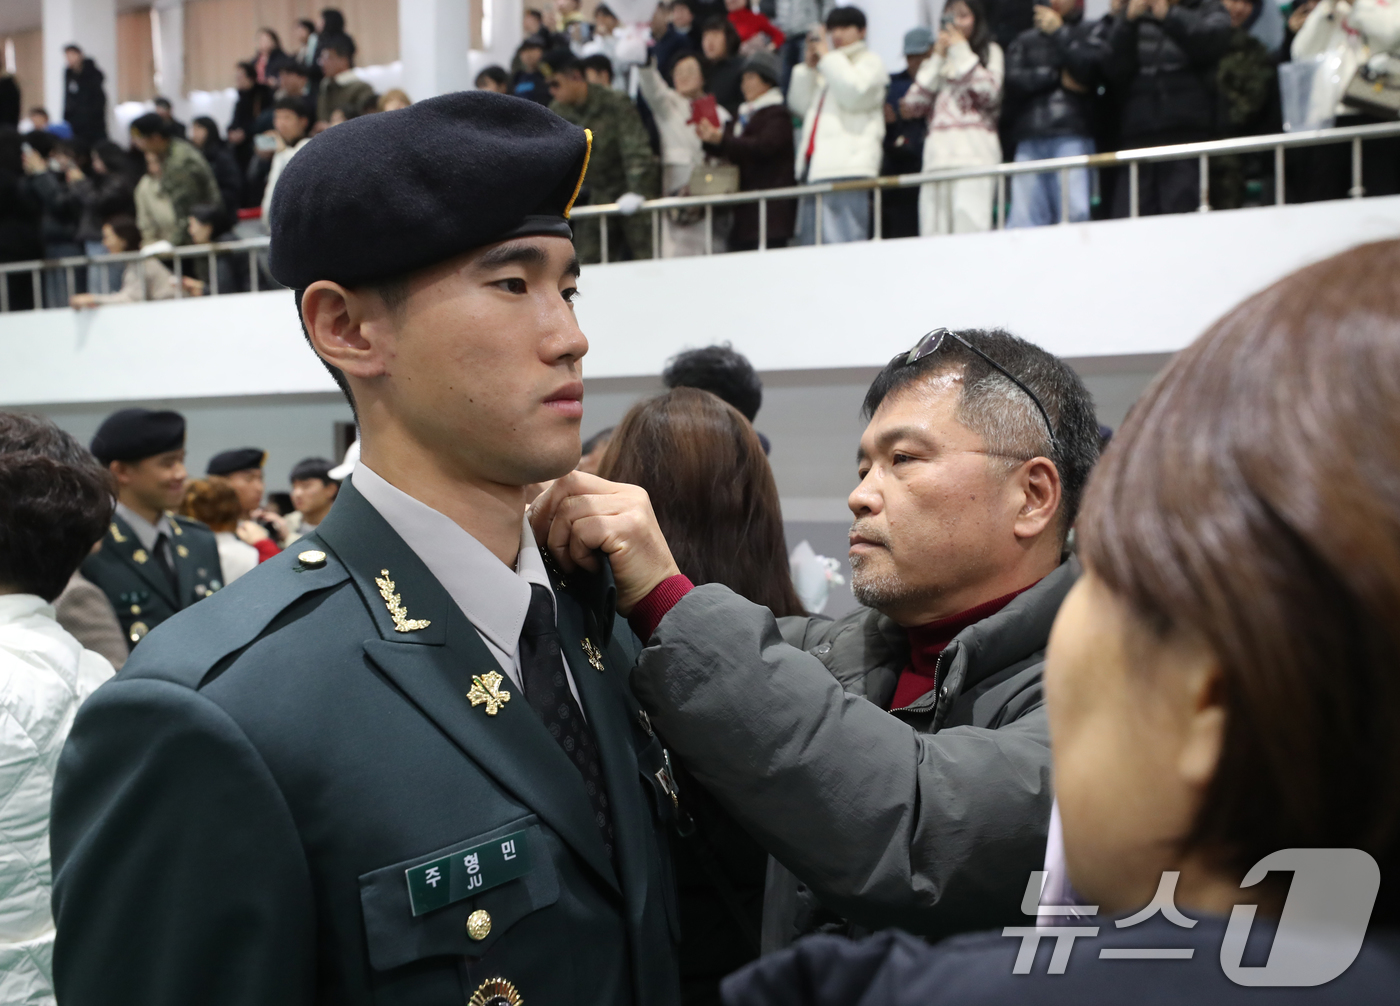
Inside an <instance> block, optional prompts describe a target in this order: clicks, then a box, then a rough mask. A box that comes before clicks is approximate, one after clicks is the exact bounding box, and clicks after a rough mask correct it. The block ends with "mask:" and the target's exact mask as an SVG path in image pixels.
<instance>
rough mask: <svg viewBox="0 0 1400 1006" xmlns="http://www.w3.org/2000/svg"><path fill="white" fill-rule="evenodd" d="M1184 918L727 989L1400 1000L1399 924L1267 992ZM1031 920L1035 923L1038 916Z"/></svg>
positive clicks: (746, 997) (1371, 1004)
mask: <svg viewBox="0 0 1400 1006" xmlns="http://www.w3.org/2000/svg"><path fill="white" fill-rule="evenodd" d="M1186 914H1187V916H1188V917H1190V918H1193V919H1197V924H1196V926H1195V927H1193V928H1190V929H1186V928H1179V927H1177V926H1175V925H1173V924H1171V923H1170V922H1167V921H1166V920H1164V919H1163V918H1162V916H1161V915H1156V916H1154V917H1152V918H1151V919H1148V920H1146V921H1145V922H1140V923H1136V924H1134V925H1131V926H1128V927H1126V928H1123V929H1118V928H1116V927H1115V926H1114V925H1113V924H1112V923H1111V922H1110V921H1109V920H1107V919H1102V918H1089V919H1073V920H1067V922H1068V924H1070V925H1073V926H1082V927H1085V928H1096V929H1097V932H1096V934H1095V935H1093V936H1089V935H1087V934H1085V935H1084V936H1081V937H1079V938H1077V939H1075V940H1074V942H1073V944H1071V947H1070V953H1069V959H1068V967H1067V968H1066V970H1065V971H1064V973H1063V974H1054V975H1052V974H1048V973H1047V971H1048V969H1049V966H1050V960H1049V958H1050V954H1051V952H1052V949H1053V948H1054V947H1055V946H1056V942H1057V940H1056V938H1055V937H1054V936H1047V937H1045V938H1042V939H1041V940H1040V945H1039V947H1038V948H1037V951H1038V953H1037V955H1036V958H1035V960H1034V961H1033V962H1032V964H1031V970H1030V973H1029V974H1019V975H1018V974H1013V973H1012V969H1013V968H1014V967H1015V965H1016V957H1017V953H1018V951H1019V949H1020V947H1021V938H1020V937H1018V936H1011V937H1007V936H1003V935H1002V934H1001V933H1000V932H999V931H998V932H990V933H978V934H976V935H974V936H963V937H959V938H956V939H951V940H946V941H944V942H943V943H940V944H939V945H938V946H936V947H931V946H929V945H928V944H927V943H924V942H923V941H922V940H919V939H916V938H915V937H913V936H910V935H908V934H907V933H897V932H887V933H881V934H880V935H878V936H873V937H871V938H870V939H868V940H862V941H861V942H859V943H854V942H851V941H850V940H845V939H841V938H839V937H834V936H813V937H811V938H809V939H806V940H803V941H802V942H801V943H799V944H798V945H797V946H795V947H792V948H790V949H788V950H784V951H782V952H780V953H776V954H771V955H769V956H767V957H765V958H763V959H762V960H760V961H758V962H756V963H754V964H752V965H750V966H749V967H747V968H745V969H744V970H743V971H740V972H738V973H737V974H734V975H732V976H730V977H729V978H728V979H726V980H725V982H724V984H723V986H721V988H722V990H723V993H724V1001H725V1003H726V1004H728V1006H925V1004H928V1003H938V1004H939V1006H973V1004H976V1006H1042V1004H1043V1006H1052V1004H1053V1006H1100V1004H1105V1006H1106V1004H1115V1006H1116V1004H1132V1006H1178V1004H1180V1003H1192V1004H1220V1006H1225V1004H1230V1006H1234V1004H1240V1006H1249V1004H1254V1003H1271V1004H1276V1006H1300V1004H1304V1003H1306V1004H1316V1006H1381V1004H1388V1003H1393V1002H1394V1001H1395V990H1396V988H1397V983H1400V940H1398V939H1397V934H1396V932H1395V931H1394V930H1383V929H1382V930H1376V929H1373V930H1372V935H1371V936H1370V937H1368V938H1367V940H1366V943H1365V944H1364V945H1363V946H1362V948H1361V953H1360V954H1359V956H1358V957H1357V959H1356V960H1355V961H1354V962H1353V963H1352V965H1351V966H1350V967H1349V968H1348V969H1347V970H1346V971H1345V972H1343V973H1342V974H1341V976H1339V977H1337V978H1334V979H1333V980H1332V981H1330V982H1327V983H1326V984H1323V985H1319V986H1316V987H1312V988H1267V989H1260V988H1250V987H1245V986H1242V985H1236V984H1234V983H1233V982H1232V981H1230V979H1228V978H1227V977H1226V976H1225V972H1224V970H1223V969H1222V967H1221V964H1220V958H1221V944H1222V942H1223V941H1224V936H1225V927H1226V920H1225V919H1223V918H1219V917H1207V918H1199V917H1198V916H1197V915H1196V913H1192V912H1187V913H1186ZM1024 924H1025V925H1026V926H1033V925H1034V924H1035V920H1034V919H1026V920H1025V922H1024ZM1062 924H1064V923H1059V922H1057V923H1055V925H1062ZM60 932H61V930H60ZM1273 935H1274V926H1273V925H1271V924H1269V923H1267V922H1265V921H1264V920H1256V921H1255V922H1254V924H1253V925H1252V927H1251V928H1250V931H1249V938H1248V941H1247V943H1246V950H1245V953H1244V957H1243V960H1242V963H1243V964H1245V965H1247V966H1252V967H1262V966H1263V964H1264V962H1265V960H1266V959H1268V957H1269V950H1270V945H1271V943H1272V940H1273ZM1105 947H1112V948H1115V949H1121V950H1129V949H1143V948H1182V949H1185V948H1191V949H1193V950H1194V951H1195V953H1194V954H1192V956H1191V958H1190V959H1188V960H1111V959H1110V960H1100V959H1099V956H1098V955H1099V950H1100V949H1101V948H1105ZM1057 952H1058V951H1057Z"/></svg>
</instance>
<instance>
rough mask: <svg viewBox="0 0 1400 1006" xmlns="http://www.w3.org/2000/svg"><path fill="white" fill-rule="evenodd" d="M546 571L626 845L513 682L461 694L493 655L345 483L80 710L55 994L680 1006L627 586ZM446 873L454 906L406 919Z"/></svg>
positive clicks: (93, 998)
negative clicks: (612, 838)
mask: <svg viewBox="0 0 1400 1006" xmlns="http://www.w3.org/2000/svg"><path fill="white" fill-rule="evenodd" d="M313 550H314V551H319V552H322V553H324V554H323V555H321V556H314V555H310V554H309V553H312V552H313ZM105 552H106V549H105V548H104V549H103V550H102V552H101V553H98V554H99V555H101V554H105ZM303 556H306V559H303V558H302V557H303ZM385 570H388V572H387V573H386V572H384V571H385ZM389 580H392V583H389V582H388V581H389ZM376 581H380V582H376ZM555 583H556V592H555V593H556V598H557V601H558V613H559V630H560V632H559V636H560V639H561V641H562V644H563V649H564V652H565V657H566V659H567V660H568V662H569V665H570V667H571V668H572V671H573V677H574V681H575V683H576V685H577V687H578V693H579V699H580V701H581V705H582V709H583V713H584V715H585V716H587V718H588V721H589V723H590V724H591V725H592V727H593V729H594V733H595V735H596V737H597V740H598V748H599V753H600V756H601V760H602V769H603V774H604V777H605V780H606V785H607V788H608V795H609V797H610V802H611V807H612V811H613V820H614V824H615V827H616V841H617V854H616V856H615V857H610V856H609V855H608V852H607V849H606V848H605V846H604V844H603V839H602V836H601V834H600V833H599V830H598V826H597V824H596V823H595V821H594V817H593V811H592V809H591V807H590V804H589V799H588V795H587V793H586V791H585V789H584V782H583V777H582V776H581V775H580V774H579V772H578V770H577V769H576V768H575V767H574V764H573V762H571V761H570V760H569V758H568V756H567V755H566V754H565V753H564V751H563V749H562V748H561V747H560V745H559V744H558V743H557V742H556V741H555V740H554V738H552V737H551V736H550V734H549V732H548V731H547V730H546V729H545V726H544V724H543V723H542V722H541V720H540V718H539V716H538V715H536V713H535V711H534V710H533V709H532V708H531V707H530V705H529V704H528V703H527V702H526V701H525V697H524V696H523V695H522V694H519V689H517V688H516V687H515V686H514V684H513V683H512V682H510V681H509V679H506V680H505V681H504V683H505V685H506V688H505V689H504V691H507V692H510V693H511V697H510V699H509V700H508V701H504V700H502V704H500V705H499V706H497V705H495V704H487V705H485V706H483V705H481V704H480V701H479V702H478V704H477V705H475V706H473V705H472V704H471V703H469V702H468V701H467V695H468V692H469V691H471V690H473V685H474V681H473V677H474V676H475V678H477V679H482V678H485V679H488V680H487V681H486V682H485V683H481V682H479V681H478V682H475V684H477V687H478V688H479V689H482V690H483V691H482V692H479V693H478V695H479V697H480V698H484V690H485V689H487V688H490V689H491V692H492V693H493V694H497V695H499V691H498V689H499V685H500V683H501V681H500V680H499V679H496V678H495V677H494V674H499V673H500V671H499V669H497V668H496V663H495V660H494V659H493V658H492V656H491V652H490V650H488V649H487V648H486V646H485V644H484V643H483V642H482V640H481V637H480V636H479V635H478V634H477V631H476V629H475V628H474V627H473V625H472V624H471V622H469V621H468V620H467V618H466V616H465V615H464V614H463V613H462V610H461V608H459V607H458V606H457V605H456V604H455V603H454V602H453V600H452V598H451V596H450V595H449V594H448V593H447V591H446V590H445V589H443V587H442V585H441V584H440V583H439V582H438V581H437V579H436V578H435V577H434V576H433V574H432V573H431V572H429V570H428V568H427V567H426V566H424V565H423V562H422V560H421V559H419V558H418V556H417V555H416V554H415V553H414V552H413V551H412V550H410V549H409V547H408V546H407V545H406V544H405V543H404V541H403V539H401V538H400V537H399V536H398V535H397V534H396V533H395V532H394V531H393V529H392V528H391V527H390V526H389V525H388V524H387V523H386V522H385V520H384V518H383V517H381V516H380V515H379V513H378V511H377V510H375V509H374V508H373V507H372V506H371V505H370V504H369V503H368V502H367V501H366V500H365V498H364V497H363V496H361V495H360V494H359V493H358V492H356V491H355V488H354V486H353V485H352V484H351V483H350V482H348V481H347V482H346V483H345V485H344V486H342V487H341V490H340V496H339V497H338V498H337V500H336V503H335V506H334V508H333V509H332V510H331V513H330V516H329V517H327V518H326V520H325V521H324V522H323V523H322V524H321V525H320V527H319V528H318V529H317V532H316V534H315V535H313V536H311V537H309V538H303V539H302V540H301V541H299V542H297V544H296V546H294V547H293V548H291V549H289V550H287V551H286V552H283V553H282V554H281V555H278V556H274V557H273V558H271V559H269V560H268V561H267V562H265V563H263V564H262V565H261V566H259V567H258V568H257V569H254V570H253V571H251V572H249V573H247V574H245V575H244V576H242V577H240V578H239V579H238V580H237V581H236V582H235V583H234V584H232V586H230V587H228V588H226V589H224V590H221V591H219V592H218V593H217V594H215V595H214V596H213V597H212V598H209V599H207V600H205V601H202V602H201V603H199V604H197V605H195V606H194V607H193V608H191V609H190V610H189V611H185V612H181V613H180V614H179V615H178V616H176V617H175V618H173V619H171V620H170V621H169V622H167V623H166V624H164V625H162V626H160V627H159V628H157V629H155V630H154V631H153V632H152V633H151V635H150V636H149V637H148V638H147V639H146V641H145V642H143V643H142V644H141V645H140V646H138V647H137V648H136V650H135V651H134V652H133V654H132V656H131V659H130V660H129V661H128V662H127V664H126V666H124V667H123V668H122V671H121V674H120V675H118V676H117V677H116V678H114V679H113V680H111V681H109V682H107V683H106V684H105V685H103V686H102V687H101V688H99V689H98V690H97V692H96V693H94V695H93V696H92V697H91V698H90V699H89V700H88V701H87V702H86V703H85V704H84V705H83V708H82V709H81V710H80V711H79V714H78V717H77V719H76V721H75V722H74V724H73V730H72V733H70V734H69V736H68V741H67V743H66V744H65V745H64V749H63V755H62V757H61V759H60V762H59V767H58V771H57V773H56V776H55V782H54V797H53V824H52V833H51V845H52V850H53V876H54V901H53V904H54V916H55V918H56V919H57V925H58V933H59V935H58V938H57V941H56V942H55V945H54V956H53V973H54V987H55V990H56V992H57V994H58V997H59V1000H60V1001H61V1002H63V1003H65V1004H66V1006H89V1004H98V1003H100V1004H102V1006H137V1004H139V1006H188V1004H193V1003H199V1004H201V1006H252V1004H255V1003H256V1004H257V1006H313V1004H329V1003H335V1004H337V1006H371V1004H375V1006H383V1004H389V1003H392V1004H395V1006H443V1004H447V1003H458V1004H461V1003H465V1002H466V1001H467V1000H468V999H469V998H471V997H472V995H473V993H474V992H475V993H478V1000H477V1001H481V1002H488V1001H489V1002H496V1001H498V1000H497V999H494V998H492V997H491V993H490V992H489V991H487V989H489V988H490V983H491V982H493V981H500V982H502V983H505V982H509V983H511V984H513V985H514V986H515V988H516V989H517V990H518V995H519V997H520V998H522V999H523V1000H524V1002H526V1003H530V1004H559V1006H568V1004H578V1006H585V1004H586V1006H594V1004H598V1006H675V1004H676V1002H677V999H678V997H679V989H678V983H677V980H676V959H675V942H676V940H677V939H678V937H679V928H678V927H679V922H678V919H677V916H676V904H675V892H674V890H673V888H672V880H671V868H670V865H669V857H668V855H667V851H666V845H665V840H664V837H663V835H662V829H663V828H664V827H666V826H668V825H669V823H670V821H671V820H673V814H674V810H673V804H672V801H671V799H670V797H669V796H668V795H667V793H665V792H664V791H663V790H662V784H661V782H660V780H658V778H657V773H658V772H661V771H663V770H664V766H665V762H664V757H663V754H662V748H661V744H660V741H658V740H657V738H656V737H655V735H654V734H653V733H652V732H651V730H650V727H649V725H648V724H647V722H646V720H645V719H644V718H642V717H640V716H638V707H637V704H636V701H635V700H634V699H633V698H632V697H631V696H630V695H629V694H628V693H627V686H626V675H627V671H628V668H629V667H630V666H631V663H632V658H633V656H634V655H635V652H636V649H635V646H636V644H635V641H634V640H633V637H632V636H631V635H630V633H628V632H627V631H626V629H625V628H623V629H622V630H621V631H619V632H617V633H615V634H614V633H612V632H611V629H612V627H613V625H614V621H613V617H612V608H611V598H612V597H615V596H616V595H615V589H613V588H612V586H611V578H610V577H605V576H604V575H601V574H600V575H599V576H596V577H590V576H587V575H572V574H571V575H570V576H569V577H568V590H567V591H566V590H565V589H564V588H563V584H562V583H560V582H559V581H558V580H557V579H556V581H555ZM386 597H388V598H392V603H393V607H392V608H391V607H390V602H389V601H386V600H385V598H386ZM405 609H406V611H407V614H405ZM395 611H397V613H398V620H397V621H396V619H395V617H394V615H393V614H392V613H393V612H395ZM409 616H411V617H412V618H413V619H414V621H413V622H410V623H408V624H407V625H405V624H404V623H403V619H404V618H406V617H409ZM605 630H606V631H605ZM586 641H592V642H593V644H594V646H595V647H596V649H595V650H594V651H593V656H592V657H591V658H590V657H589V656H588V653H587V652H586V650H585V645H584V644H585V642H586ZM595 663H596V664H601V665H602V670H597V669H595V668H594V666H592V665H593V664H595ZM491 682H495V684H494V685H493V684H492V683H491ZM491 710H494V711H495V713H496V714H495V715H493V714H491ZM662 778H665V776H664V775H663V777H662ZM508 842H514V846H513V849H512V850H510V854H509V855H508V854H507V852H508V850H506V849H503V848H502V844H503V843H508ZM459 856H460V857H461V858H458V857H459ZM468 856H476V857H480V858H479V860H478V859H473V860H471V861H470V862H467V861H466V859H467V857H468ZM514 856H520V857H521V858H520V859H519V860H518V861H515V862H512V863H510V864H509V865H507V864H506V860H510V859H512V858H513V857H514ZM444 860H450V862H442V861H444ZM430 867H436V868H438V869H440V870H441V873H439V874H437V876H436V877H432V878H430V877H429V875H428V873H427V870H428V869H429V868H430ZM478 868H479V869H480V874H481V876H483V877H484V878H485V880H486V883H485V884H480V883H472V882H471V879H470V878H469V877H468V876H467V875H468V874H469V873H471V872H472V871H473V870H476V869H478ZM410 870H411V871H413V873H412V875H410V874H409V871H410ZM415 878H417V879H416V880H415ZM434 880H438V881H442V880H447V881H448V884H447V886H446V887H445V888H443V889H441V890H439V888H437V887H436V886H434V887H433V888H432V891H433V893H436V894H441V893H444V892H446V893H447V895H448V897H447V898H446V899H445V900H446V902H447V903H445V904H436V905H434V904H432V903H431V902H429V904H428V905H423V904H421V903H420V904H419V905H418V911H417V913H416V914H415V911H414V902H413V901H412V900H411V898H412V897H414V895H413V893H412V892H414V891H415V890H416V891H418V892H419V894H420V896H421V895H422V894H423V893H426V892H427V888H426V886H424V885H427V884H432V883H433V881H434ZM414 883H416V884H417V885H418V886H417V887H411V886H410V884H414ZM469 919H471V920H472V922H471V927H470V928H468V925H467V923H468V920H469ZM507 999H508V1000H509V1001H512V1002H513V1001H514V998H512V997H509V996H503V997H502V1000H500V1001H505V1000H507Z"/></svg>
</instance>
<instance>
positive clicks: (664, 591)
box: [627, 573, 695, 643]
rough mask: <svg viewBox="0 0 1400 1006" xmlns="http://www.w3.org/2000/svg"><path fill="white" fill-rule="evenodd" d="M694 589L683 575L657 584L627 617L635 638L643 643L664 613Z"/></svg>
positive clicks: (678, 574)
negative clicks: (635, 635)
mask: <svg viewBox="0 0 1400 1006" xmlns="http://www.w3.org/2000/svg"><path fill="white" fill-rule="evenodd" d="M694 589H695V584H693V583H691V582H690V580H689V579H687V578H686V576H685V574H684V573H677V574H676V575H675V576H671V577H667V578H666V579H665V580H662V581H661V582H660V583H658V584H657V585H656V587H655V589H653V590H652V592H651V593H650V594H648V595H647V596H646V597H644V598H642V599H641V600H640V601H638V602H637V606H636V607H635V608H633V609H632V614H631V615H629V616H627V624H629V625H630V626H632V631H633V632H635V633H636V634H637V638H638V639H640V640H641V641H642V642H643V643H645V642H646V641H647V640H648V639H650V638H651V637H652V635H654V634H655V632H656V627H657V626H658V625H660V624H661V620H662V619H663V618H665V617H666V613H667V612H668V611H670V610H671V609H672V608H674V607H675V606H676V602H678V601H679V600H680V599H681V598H683V597H685V595H686V594H689V593H690V592H691V591H692V590H694Z"/></svg>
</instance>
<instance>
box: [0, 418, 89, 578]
mask: <svg viewBox="0 0 1400 1006" xmlns="http://www.w3.org/2000/svg"><path fill="white" fill-rule="evenodd" d="M112 507H113V486H112V481H111V476H110V475H108V474H107V472H106V470H105V469H104V468H103V467H102V466H101V465H100V464H98V462H97V459H96V458H94V457H93V456H92V455H91V454H90V453H88V451H87V450H85V449H84V448H83V446H82V445H81V444H79V443H78V442H77V441H76V440H74V439H73V437H71V436H70V435H69V434H67V433H65V432H63V431H62V430H60V429H59V428H58V427H57V426H55V425H54V424H53V423H52V422H50V421H49V420H47V419H43V418H41V417H39V416H31V415H27V414H25V413H19V412H0V592H5V593H21V594H38V595H39V596H40V597H42V598H43V599H44V600H46V601H52V600H53V599H54V598H55V597H57V596H58V595H59V594H60V593H62V592H63V588H64V587H65V586H66V585H67V583H68V578H69V577H71V576H72V575H73V571H74V570H75V569H77V568H78V565H79V564H80V563H81V562H82V561H83V560H84V559H85V558H87V555H88V553H89V552H91V551H92V546H93V545H94V544H95V543H96V542H97V541H98V540H99V539H100V538H101V537H102V535H103V533H104V532H105V531H106V530H107V524H108V522H109V521H110V520H111V519H112Z"/></svg>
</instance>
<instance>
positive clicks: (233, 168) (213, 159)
mask: <svg viewBox="0 0 1400 1006" xmlns="http://www.w3.org/2000/svg"><path fill="white" fill-rule="evenodd" d="M200 153H201V154H203V155H204V159H205V160H206V161H208V162H209V170H211V171H213V172H214V181H216V182H217V183H218V184H219V195H220V196H222V197H223V200H224V213H225V214H226V215H227V217H228V223H229V225H230V226H232V225H233V224H234V223H236V222H237V221H238V208H239V207H240V206H242V205H243V172H242V171H240V170H239V167H238V161H237V160H236V159H235V158H234V156H233V150H232V148H230V147H229V145H228V144H227V143H224V142H222V141H220V140H215V139H213V138H212V137H211V138H210V140H209V142H207V143H206V144H205V145H204V146H203V147H202V148H201V149H200Z"/></svg>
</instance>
